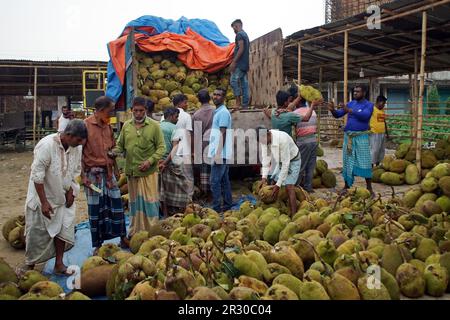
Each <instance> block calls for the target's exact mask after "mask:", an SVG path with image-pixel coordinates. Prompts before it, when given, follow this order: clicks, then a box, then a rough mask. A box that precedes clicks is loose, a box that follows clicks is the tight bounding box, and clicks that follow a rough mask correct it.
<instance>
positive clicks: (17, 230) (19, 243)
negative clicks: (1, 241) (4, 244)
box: [2, 215, 25, 249]
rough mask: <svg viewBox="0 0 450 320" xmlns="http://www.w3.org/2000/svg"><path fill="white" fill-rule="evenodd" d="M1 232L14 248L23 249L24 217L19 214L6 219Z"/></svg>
mask: <svg viewBox="0 0 450 320" xmlns="http://www.w3.org/2000/svg"><path fill="white" fill-rule="evenodd" d="M2 234H3V237H4V238H5V240H6V241H8V243H9V244H10V245H11V247H13V248H14V249H25V217H24V216H23V215H20V216H17V217H13V218H10V219H9V220H7V221H6V222H5V224H4V225H3V227H2Z"/></svg>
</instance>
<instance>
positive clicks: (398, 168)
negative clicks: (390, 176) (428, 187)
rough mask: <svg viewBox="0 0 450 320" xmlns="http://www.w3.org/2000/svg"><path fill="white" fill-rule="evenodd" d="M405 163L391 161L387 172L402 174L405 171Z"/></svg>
mask: <svg viewBox="0 0 450 320" xmlns="http://www.w3.org/2000/svg"><path fill="white" fill-rule="evenodd" d="M406 166H407V162H406V161H405V160H393V161H392V162H391V163H390V164H389V171H391V172H395V173H403V172H405V170H406Z"/></svg>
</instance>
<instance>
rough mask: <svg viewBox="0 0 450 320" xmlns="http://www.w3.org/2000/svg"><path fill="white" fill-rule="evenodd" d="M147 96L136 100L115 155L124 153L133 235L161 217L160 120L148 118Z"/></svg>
mask: <svg viewBox="0 0 450 320" xmlns="http://www.w3.org/2000/svg"><path fill="white" fill-rule="evenodd" d="M146 109H147V105H146V99H144V98H142V97H136V98H134V99H133V107H132V112H133V118H132V119H131V120H128V121H126V122H125V124H124V125H123V127H122V131H121V132H120V136H119V139H118V140H117V146H116V147H115V148H114V154H124V155H125V174H126V176H127V180H128V191H129V195H130V200H129V202H130V206H129V207H130V214H129V215H130V218H131V225H130V232H129V234H128V237H129V238H131V237H132V236H133V235H135V234H136V233H137V232H139V231H146V230H149V229H150V227H151V225H152V224H154V223H155V221H156V220H158V219H159V190H158V163H159V160H161V158H162V157H163V155H164V152H165V145H164V138H163V133H162V131H161V128H160V127H159V123H158V122H156V121H155V120H152V119H150V118H148V117H147V114H146V111H147V110H146Z"/></svg>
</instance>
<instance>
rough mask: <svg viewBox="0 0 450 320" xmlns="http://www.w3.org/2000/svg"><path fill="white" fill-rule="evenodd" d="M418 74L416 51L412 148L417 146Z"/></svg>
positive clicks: (415, 51) (415, 52)
mask: <svg viewBox="0 0 450 320" xmlns="http://www.w3.org/2000/svg"><path fill="white" fill-rule="evenodd" d="M418 72H419V57H418V52H417V49H415V50H414V78H413V104H412V107H413V112H412V117H413V135H412V145H413V147H414V148H416V146H417V135H416V132H417V120H418V119H417V100H418V98H419V97H418V96H419V88H418V82H417V80H418V79H417V73H418Z"/></svg>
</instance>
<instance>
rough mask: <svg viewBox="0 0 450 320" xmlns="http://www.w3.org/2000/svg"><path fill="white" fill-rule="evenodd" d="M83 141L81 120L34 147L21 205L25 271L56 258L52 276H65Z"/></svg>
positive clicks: (72, 242) (83, 125) (82, 123)
mask: <svg viewBox="0 0 450 320" xmlns="http://www.w3.org/2000/svg"><path fill="white" fill-rule="evenodd" d="M86 138H87V130H86V125H85V124H84V122H83V121H82V120H73V121H71V122H70V123H69V124H68V125H67V127H66V129H65V130H64V132H62V133H55V134H51V135H48V136H46V137H45V138H43V139H42V140H41V141H39V143H38V144H37V145H36V147H35V149H34V159H33V164H32V165H31V174H30V181H29V184H28V194H27V199H26V203H25V223H26V227H25V228H26V230H25V237H26V244H27V246H26V251H25V263H26V265H27V266H28V269H33V268H34V265H35V264H38V263H42V262H45V261H47V260H49V259H51V258H53V257H55V256H56V260H55V268H54V272H55V273H56V274H66V271H67V267H66V266H65V265H64V263H63V255H64V251H65V250H68V249H70V248H71V247H73V245H74V243H75V203H74V198H75V197H76V196H77V195H78V193H79V191H80V186H79V184H78V183H77V182H76V181H75V179H76V178H77V177H78V176H79V175H80V173H81V155H82V147H81V145H82V144H83V143H84V141H85V140H86Z"/></svg>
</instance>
